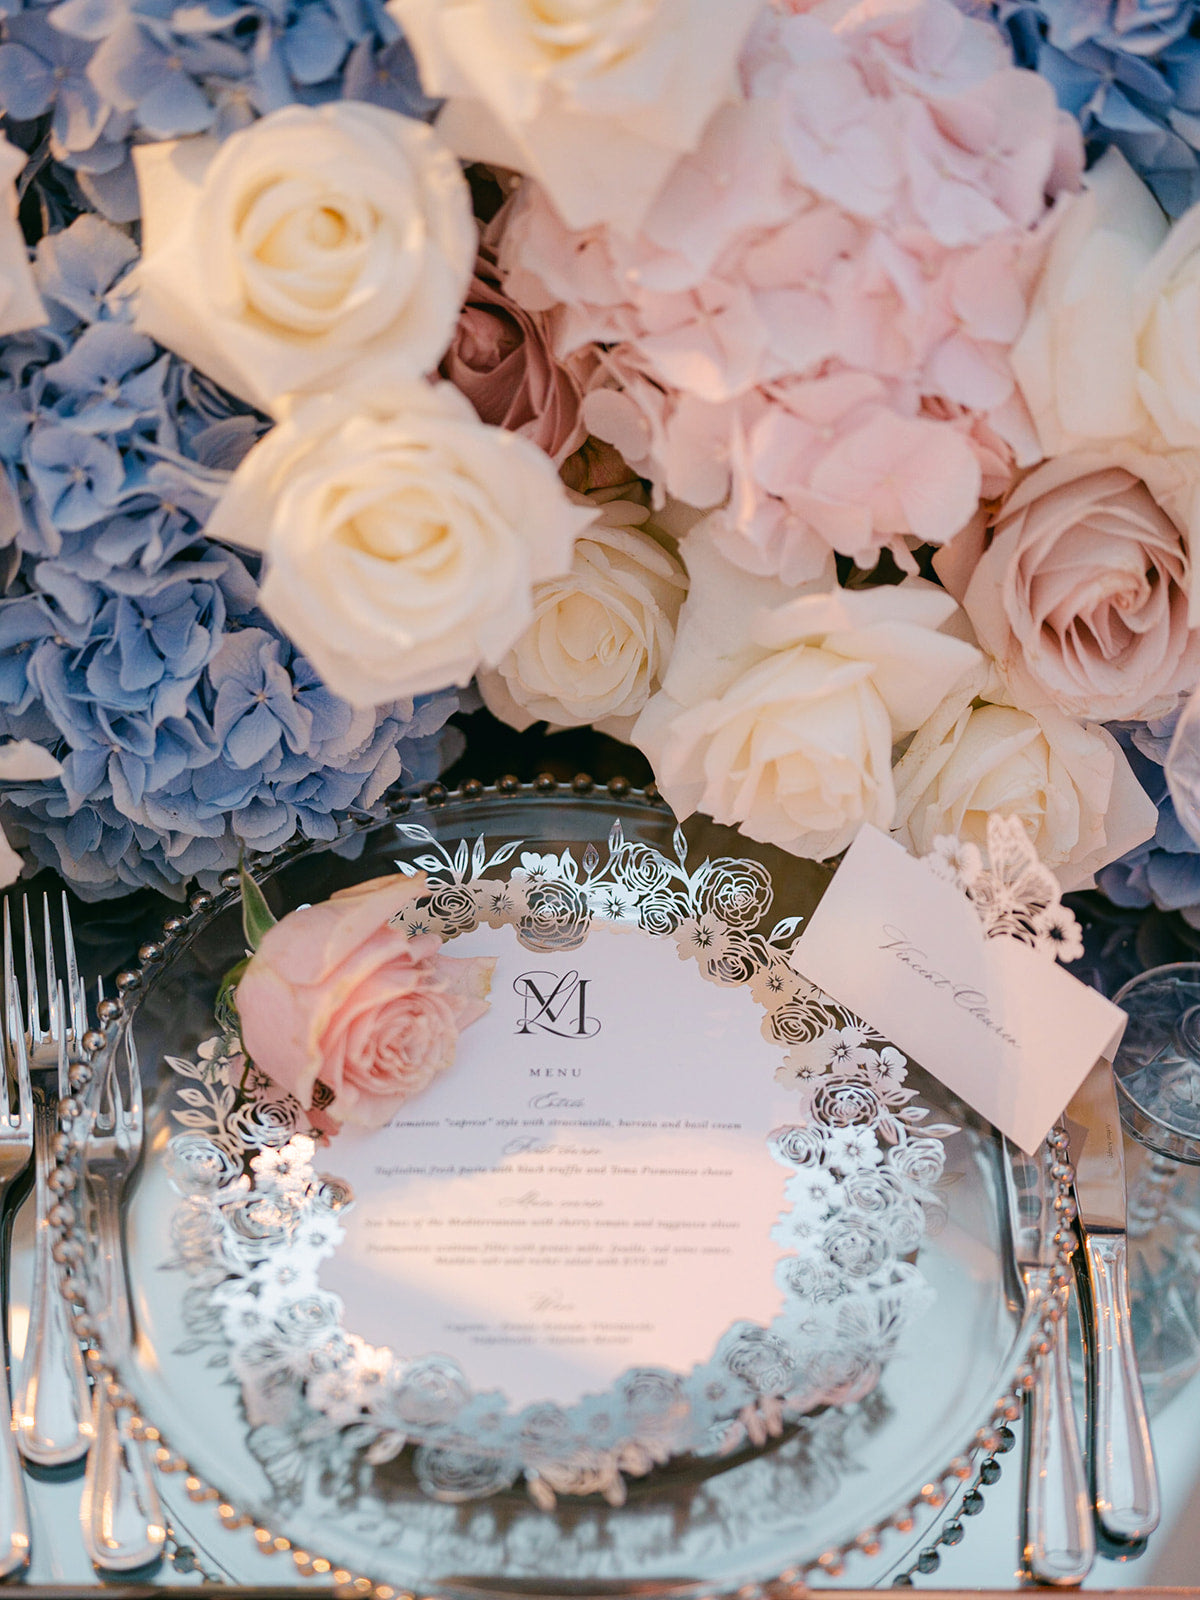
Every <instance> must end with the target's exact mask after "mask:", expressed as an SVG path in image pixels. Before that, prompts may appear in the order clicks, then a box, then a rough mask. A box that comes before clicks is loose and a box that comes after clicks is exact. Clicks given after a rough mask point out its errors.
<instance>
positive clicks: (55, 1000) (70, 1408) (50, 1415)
mask: <svg viewBox="0 0 1200 1600" xmlns="http://www.w3.org/2000/svg"><path fill="white" fill-rule="evenodd" d="M63 905H64V908H65V905H66V896H65V895H64V896H63ZM21 911H22V917H23V921H24V933H25V994H26V1018H25V1022H26V1028H25V1031H23V1032H22V1033H21V1043H20V1046H19V1047H18V1046H17V1039H16V1035H17V1032H18V1029H17V1027H16V1020H17V1015H18V1013H19V1003H18V1004H17V1006H16V1007H15V1009H14V1008H13V1007H8V1008H6V1024H7V1033H8V1036H9V1048H10V1049H14V1048H19V1049H20V1050H22V1051H23V1050H25V1049H26V1048H28V1056H29V1062H30V1065H31V1066H32V1067H34V1068H35V1069H37V1068H39V1067H41V1068H49V1069H50V1070H49V1072H48V1073H47V1077H48V1079H49V1081H48V1082H46V1083H44V1084H42V1085H39V1087H38V1091H37V1092H36V1093H35V1096H34V1127H33V1153H34V1163H35V1166H34V1193H35V1200H36V1207H37V1226H36V1228H35V1230H34V1257H33V1295H32V1298H31V1300H30V1305H29V1333H28V1336H27V1338H26V1341H25V1357H24V1360H23V1361H22V1362H21V1379H20V1382H19V1383H18V1385H17V1393H16V1398H15V1400H14V1402H13V1422H14V1425H15V1427H16V1431H17V1448H18V1449H19V1450H20V1452H21V1454H22V1455H23V1456H24V1457H25V1459H26V1461H29V1462H32V1463H33V1464H34V1465H35V1466H39V1467H62V1466H66V1465H68V1464H69V1463H71V1462H73V1461H78V1460H79V1459H80V1457H81V1456H83V1455H85V1454H86V1453H87V1450H88V1448H89V1446H90V1445H91V1442H92V1401H91V1394H90V1392H89V1389H88V1380H87V1371H86V1369H85V1367H84V1364H83V1355H82V1353H81V1351H80V1348H79V1341H78V1340H77V1339H76V1337H75V1335H74V1333H73V1331H72V1329H71V1324H70V1321H69V1319H68V1312H67V1303H66V1301H65V1300H64V1299H63V1297H62V1295H61V1294H60V1293H59V1289H58V1266H57V1263H56V1262H55V1260H54V1258H53V1256H52V1255H51V1253H50V1252H51V1245H52V1229H51V1226H50V1218H49V1213H50V1210H51V1208H52V1207H53V1205H54V1197H53V1195H52V1193H51V1191H50V1187H49V1178H50V1174H51V1172H52V1171H53V1169H54V1139H55V1135H56V1134H57V1132H58V1101H59V1100H60V1099H61V1098H63V1097H64V1096H65V1095H66V1094H67V1093H68V1087H69V1086H68V1080H67V1044H68V1039H67V1035H68V1026H67V1005H68V1000H67V996H69V997H70V999H69V1005H70V1016H71V1021H72V1023H73V1024H74V1027H73V1029H72V1030H71V1031H72V1032H73V1036H74V1038H76V1039H80V1038H82V1036H83V1031H84V1030H83V1028H82V1027H80V1026H79V1024H80V1022H81V1020H82V1011H81V1007H82V1001H83V995H82V991H81V989H80V984H79V970H78V964H77V962H76V959H75V946H74V941H73V940H71V939H68V941H67V950H66V955H67V989H66V991H65V993H64V990H63V985H62V984H61V982H60V981H59V979H58V976H57V973H56V971H55V965H54V945H53V941H52V937H51V931H52V930H51V927H50V902H49V899H48V897H47V896H45V895H43V897H42V922H43V926H44V930H45V938H46V958H45V969H46V1015H47V1017H48V1018H49V1027H48V1028H43V1027H42V1000H41V984H40V983H39V981H38V962H37V958H36V956H35V954H34V949H33V936H32V933H31V930H30V926H29V904H28V901H26V900H25V899H24V897H22V901H21ZM4 915H5V942H4V987H5V992H6V993H8V992H9V991H10V990H11V993H12V995H13V996H14V999H15V997H16V994H17V976H16V969H15V967H14V965H13V949H12V937H11V933H10V931H9V927H8V905H7V902H6V904H5V908H4Z"/></svg>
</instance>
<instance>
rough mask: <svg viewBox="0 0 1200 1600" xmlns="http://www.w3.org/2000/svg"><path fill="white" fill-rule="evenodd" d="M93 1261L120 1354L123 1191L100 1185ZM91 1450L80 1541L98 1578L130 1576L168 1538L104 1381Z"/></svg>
mask: <svg viewBox="0 0 1200 1600" xmlns="http://www.w3.org/2000/svg"><path fill="white" fill-rule="evenodd" d="M91 1194H92V1201H93V1205H94V1208H95V1209H94V1226H95V1230H96V1243H97V1254H98V1258H99V1267H100V1271H101V1272H102V1274H103V1281H104V1284H105V1299H106V1301H107V1308H108V1309H107V1315H106V1322H107V1327H108V1339H109V1344H110V1347H111V1348H112V1349H114V1350H118V1349H119V1350H124V1349H125V1348H126V1347H127V1345H128V1341H129V1337H130V1331H131V1330H130V1321H129V1299H128V1295H127V1293H126V1289H125V1251H124V1243H123V1240H122V1235H121V1204H120V1191H119V1189H116V1188H115V1187H114V1186H113V1185H111V1184H109V1183H104V1182H100V1181H97V1182H96V1183H95V1184H93V1185H92V1188H91ZM93 1420H94V1424H95V1430H96V1443H95V1444H94V1446H93V1447H92V1450H91V1452H90V1453H89V1455H88V1460H87V1468H86V1470H85V1472H84V1478H83V1499H82V1502H81V1504H80V1508H79V1516H80V1522H81V1524H82V1527H83V1542H84V1547H85V1548H86V1550H87V1553H88V1557H89V1559H90V1560H91V1563H92V1565H93V1566H94V1567H96V1568H97V1570H98V1571H100V1572H132V1571H134V1570H135V1569H136V1568H138V1567H146V1566H149V1565H150V1564H151V1563H152V1562H154V1561H157V1560H158V1559H159V1557H160V1556H161V1555H162V1552H163V1545H164V1543H165V1541H166V1537H167V1529H166V1522H165V1520H164V1518H163V1511H162V1502H161V1501H160V1499H159V1496H158V1486H157V1484H156V1482H155V1478H154V1472H153V1470H152V1468H151V1466H150V1462H149V1460H148V1458H147V1456H146V1453H145V1451H144V1449H143V1448H142V1445H141V1444H140V1442H139V1441H138V1440H136V1439H134V1438H133V1436H132V1435H131V1434H130V1432H129V1427H128V1423H127V1420H126V1416H125V1413H124V1412H123V1411H121V1410H120V1409H118V1408H117V1407H116V1406H114V1405H113V1404H112V1402H111V1400H110V1399H109V1398H108V1391H107V1388H106V1386H105V1384H104V1381H103V1379H98V1380H97V1382H96V1387H95V1411H94V1418H93Z"/></svg>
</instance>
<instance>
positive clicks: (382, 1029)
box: [237, 874, 495, 1128]
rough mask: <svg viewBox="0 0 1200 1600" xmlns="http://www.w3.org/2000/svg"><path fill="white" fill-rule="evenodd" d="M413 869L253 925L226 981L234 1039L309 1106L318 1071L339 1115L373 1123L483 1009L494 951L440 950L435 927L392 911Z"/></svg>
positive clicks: (406, 901) (423, 1078)
mask: <svg viewBox="0 0 1200 1600" xmlns="http://www.w3.org/2000/svg"><path fill="white" fill-rule="evenodd" d="M424 890H425V877H424V874H417V875H416V876H414V877H406V876H403V875H401V874H397V875H396V876H395V877H387V878H374V879H372V880H371V881H370V882H368V883H360V884H356V885H355V886H354V887H353V888H350V889H340V890H338V892H337V893H336V894H333V895H331V896H330V898H329V899H328V900H326V901H324V902H323V903H322V904H320V905H315V906H305V907H303V908H302V909H301V910H299V911H293V912H291V914H290V915H288V916H286V917H284V918H283V919H282V921H280V922H278V923H276V924H275V926H274V927H273V928H271V929H270V930H269V931H268V932H267V933H266V934H265V935H264V937H263V940H262V943H261V944H260V945H259V947H258V949H257V951H256V952H255V953H254V955H253V957H252V958H251V961H250V964H249V966H248V967H247V968H246V972H245V974H244V976H243V978H242V980H241V982H240V983H239V985H238V991H237V1003H238V1013H239V1015H240V1017H241V1024H242V1043H243V1045H244V1046H245V1049H246V1052H247V1054H248V1055H249V1056H250V1057H251V1059H252V1060H253V1062H254V1064H255V1066H256V1067H259V1068H260V1069H261V1070H262V1071H263V1072H265V1073H267V1075H268V1076H269V1077H271V1078H273V1079H274V1080H275V1082H276V1083H277V1084H279V1085H280V1087H281V1088H283V1089H286V1090H287V1091H288V1092H289V1093H291V1094H293V1095H295V1097H296V1099H297V1100H299V1101H300V1104H301V1105H302V1106H305V1107H309V1106H311V1104H312V1099H313V1092H314V1089H315V1087H316V1084H317V1082H318V1080H319V1081H320V1082H321V1083H322V1084H324V1085H325V1086H326V1088H328V1089H329V1090H331V1091H332V1093H333V1096H334V1099H333V1101H332V1103H331V1104H330V1105H328V1106H327V1107H326V1108H325V1111H326V1114H327V1115H328V1116H330V1117H332V1118H333V1120H334V1121H335V1122H339V1123H346V1122H348V1123H355V1124H357V1125H359V1126H362V1127H369V1128H378V1127H382V1126H383V1125H384V1123H386V1122H387V1120H388V1119H389V1117H391V1115H392V1114H393V1112H394V1111H395V1110H396V1109H397V1107H399V1106H400V1105H402V1104H403V1103H404V1101H405V1100H407V1099H409V1098H410V1096H412V1095H414V1094H417V1093H418V1092H419V1091H420V1090H421V1089H424V1088H426V1087H427V1086H428V1085H429V1084H430V1083H431V1082H432V1081H433V1079H434V1078H435V1077H436V1076H437V1074H438V1073H439V1072H441V1071H443V1070H444V1069H445V1068H446V1067H448V1066H449V1065H450V1063H451V1062H452V1061H453V1060H454V1055H455V1050H456V1048H457V1045H458V1036H459V1034H460V1033H461V1032H462V1030H463V1029H464V1028H466V1027H468V1026H469V1025H470V1024H471V1023H472V1022H475V1021H476V1020H477V1019H478V1018H479V1017H481V1016H482V1015H483V1013H484V1012H485V1011H486V1010H487V1009H488V1002H487V999H486V996H487V993H488V990H489V988H490V986H491V979H492V970H493V968H494V966H495V962H494V960H492V959H490V958H488V957H479V956H472V957H462V956H447V955H444V954H443V953H442V941H441V940H440V939H439V938H438V936H437V935H436V934H432V933H429V934H421V935H418V936H417V937H415V938H410V937H409V936H408V933H407V930H406V929H404V928H403V927H393V926H392V921H393V918H395V917H396V915H397V914H398V913H399V912H401V911H403V910H404V908H405V907H406V906H409V905H411V904H412V903H413V901H415V900H416V899H417V898H418V896H420V895H421V894H422V893H423V892H424Z"/></svg>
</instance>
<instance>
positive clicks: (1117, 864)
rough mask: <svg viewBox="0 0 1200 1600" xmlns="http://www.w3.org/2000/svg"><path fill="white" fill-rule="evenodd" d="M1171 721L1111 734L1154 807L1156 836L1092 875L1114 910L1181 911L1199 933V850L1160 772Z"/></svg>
mask: <svg viewBox="0 0 1200 1600" xmlns="http://www.w3.org/2000/svg"><path fill="white" fill-rule="evenodd" d="M1174 725H1175V718H1174V716H1172V717H1169V718H1164V719H1163V720H1162V721H1161V722H1158V723H1149V724H1140V725H1124V726H1122V725H1119V724H1118V725H1116V726H1114V727H1113V728H1112V732H1113V733H1114V734H1115V735H1116V737H1117V739H1118V740H1119V742H1120V743H1121V745H1122V746H1123V748H1124V750H1125V753H1126V755H1127V756H1128V757H1129V764H1130V766H1131V767H1132V768H1133V772H1134V776H1135V777H1136V778H1137V780H1138V782H1139V783H1140V784H1141V786H1142V788H1143V789H1145V791H1146V793H1147V794H1148V795H1149V796H1150V798H1151V799H1152V800H1153V801H1154V803H1155V805H1156V806H1157V807H1158V826H1157V827H1156V829H1155V830H1154V836H1153V837H1152V838H1151V839H1148V840H1147V841H1146V843H1145V844H1140V845H1138V846H1137V848H1136V849H1134V850H1131V851H1130V852H1129V854H1128V855H1125V856H1122V857H1121V859H1120V861H1114V862H1113V863H1112V864H1111V865H1110V866H1107V867H1103V868H1101V870H1100V871H1099V872H1098V873H1097V874H1096V881H1097V883H1098V884H1099V886H1100V888H1101V889H1102V890H1103V891H1104V893H1105V894H1106V895H1107V896H1108V898H1109V899H1110V900H1111V901H1113V903H1114V904H1115V905H1119V906H1130V907H1136V908H1139V909H1141V908H1144V907H1146V906H1151V905H1154V906H1157V907H1158V909H1159V910H1160V911H1179V912H1181V913H1182V915H1183V918H1184V920H1185V921H1186V922H1189V923H1190V924H1191V925H1192V927H1194V928H1200V845H1198V844H1197V843H1196V841H1195V840H1194V839H1193V838H1192V836H1191V835H1190V834H1189V833H1188V832H1187V831H1186V829H1185V828H1184V827H1183V825H1182V823H1181V822H1180V821H1179V819H1178V818H1177V817H1176V815H1175V808H1174V806H1173V805H1172V803H1171V796H1170V794H1169V793H1168V792H1167V777H1166V773H1165V771H1164V769H1163V763H1164V761H1165V760H1166V755H1167V748H1168V746H1169V745H1170V742H1171V734H1172V733H1173V731H1174Z"/></svg>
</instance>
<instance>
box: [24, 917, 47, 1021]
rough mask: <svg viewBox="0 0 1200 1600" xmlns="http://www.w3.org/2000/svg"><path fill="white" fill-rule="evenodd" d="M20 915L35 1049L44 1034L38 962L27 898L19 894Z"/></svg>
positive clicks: (28, 1011)
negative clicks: (22, 925) (34, 951)
mask: <svg viewBox="0 0 1200 1600" xmlns="http://www.w3.org/2000/svg"><path fill="white" fill-rule="evenodd" d="M21 916H22V918H23V920H24V923H25V1006H26V1020H27V1022H28V1024H29V1043H30V1044H31V1045H32V1047H33V1048H34V1049H35V1050H36V1049H37V1047H38V1045H40V1044H41V1042H42V1040H43V1039H44V1038H45V1037H46V1035H45V1034H44V1033H43V1032H42V997H41V995H40V994H39V993H38V976H37V974H38V964H37V959H36V957H35V956H34V953H33V929H32V928H31V927H30V926H29V898H28V896H27V895H22V896H21Z"/></svg>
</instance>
